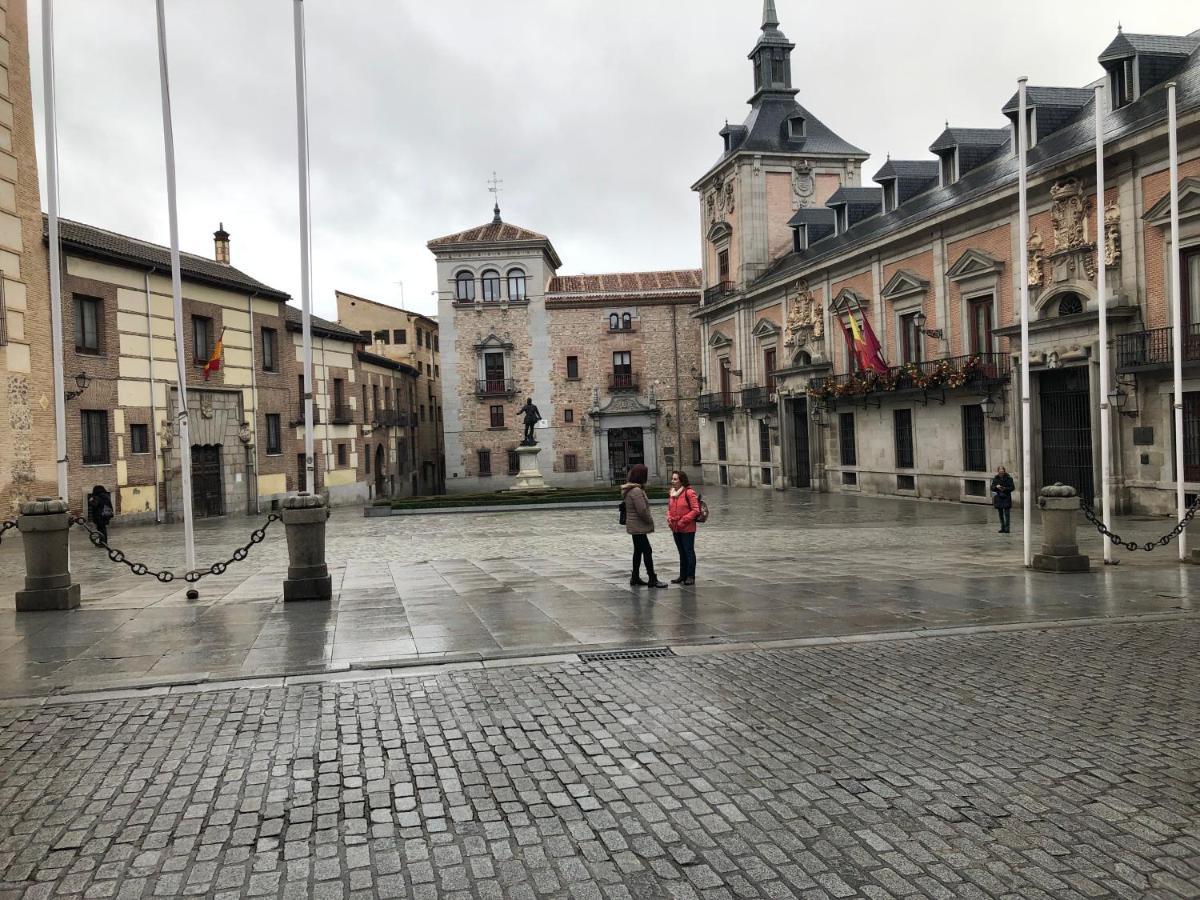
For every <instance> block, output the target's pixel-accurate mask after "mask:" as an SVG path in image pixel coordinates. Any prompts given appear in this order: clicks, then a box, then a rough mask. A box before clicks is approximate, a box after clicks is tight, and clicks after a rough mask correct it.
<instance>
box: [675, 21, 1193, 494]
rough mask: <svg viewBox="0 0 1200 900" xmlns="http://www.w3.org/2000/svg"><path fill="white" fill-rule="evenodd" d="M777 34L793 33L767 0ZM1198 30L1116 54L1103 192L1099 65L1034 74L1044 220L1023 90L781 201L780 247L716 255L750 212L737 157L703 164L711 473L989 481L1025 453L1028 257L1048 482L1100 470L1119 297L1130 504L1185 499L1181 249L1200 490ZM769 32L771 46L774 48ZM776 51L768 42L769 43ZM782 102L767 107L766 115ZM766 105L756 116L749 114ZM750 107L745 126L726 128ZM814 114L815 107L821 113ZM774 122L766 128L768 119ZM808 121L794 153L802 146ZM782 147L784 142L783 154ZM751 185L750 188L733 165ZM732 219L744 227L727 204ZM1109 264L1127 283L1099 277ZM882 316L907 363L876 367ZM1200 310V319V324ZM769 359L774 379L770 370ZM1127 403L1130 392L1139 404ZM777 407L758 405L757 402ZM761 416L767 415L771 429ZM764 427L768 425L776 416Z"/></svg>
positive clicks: (750, 477)
mask: <svg viewBox="0 0 1200 900" xmlns="http://www.w3.org/2000/svg"><path fill="white" fill-rule="evenodd" d="M764 20H765V21H764V24H763V34H764V38H763V39H762V40H760V44H759V47H758V48H756V54H757V53H758V52H759V50H760V48H762V47H764V46H767V47H770V48H772V50H771V52H772V53H773V52H775V51H774V48H776V47H779V48H782V50H783V51H784V52H785V53H786V52H787V50H788V49H789V48H788V47H786V46H785V44H784V43H781V42H780V41H779V39H778V38H776V37H774V34H775V33H777V31H778V21H777V19H776V17H775V15H774V4H773V3H772V2H768V3H767V4H766V14H765V16H764ZM1198 48H1200V33H1194V34H1191V35H1134V34H1121V33H1118V35H1117V36H1116V38H1115V39H1114V40H1113V41H1112V43H1111V44H1110V45H1109V46H1108V47H1107V48H1106V49H1105V50H1104V51H1103V52H1102V53H1101V54H1100V57H1099V62H1100V69H1099V71H1098V76H1100V78H1099V80H1098V82H1096V83H1097V84H1100V85H1102V86H1103V88H1104V93H1103V96H1104V103H1103V106H1102V108H1101V110H1100V111H1099V114H1100V115H1102V116H1103V129H1104V132H1105V148H1106V161H1105V170H1106V185H1105V190H1104V202H1103V204H1102V206H1103V208H1102V209H1101V210H1099V211H1097V209H1096V203H1095V194H1096V187H1095V174H1094V173H1095V144H1094V129H1095V124H1094V122H1095V120H1094V116H1095V115H1096V114H1097V111H1096V110H1095V109H1094V106H1095V103H1094V99H1093V96H1094V95H1093V87H1094V86H1093V85H1088V86H1084V87H1077V88H1076V87H1030V88H1029V90H1028V98H1029V102H1028V105H1029V108H1030V110H1031V111H1030V114H1029V121H1030V144H1031V146H1030V148H1029V151H1028V159H1029V190H1028V197H1029V236H1030V237H1029V244H1028V246H1026V247H1020V246H1018V244H1019V238H1018V234H1019V228H1018V225H1019V222H1018V219H1017V201H1018V198H1017V154H1016V152H1015V149H1014V148H1015V146H1016V142H1015V139H1014V134H1015V127H1016V118H1017V100H1016V97H1015V96H1014V97H1011V98H1004V99H1006V100H1007V102H1005V103H1004V104H1003V105H1002V107H1001V108H1000V113H1001V115H1002V116H1003V117H1004V118H999V119H998V122H997V123H996V124H995V126H994V127H990V128H957V127H948V128H946V129H945V130H944V131H943V132H942V133H941V135H940V136H938V137H937V138H936V139H935V140H934V141H933V143H932V144H931V148H930V149H931V153H932V156H931V158H930V159H927V160H889V161H888V163H887V164H886V165H885V166H884V167H883V168H882V169H880V171H879V172H877V173H876V174H875V176H874V180H875V182H876V183H877V185H878V187H875V188H862V187H842V188H839V189H838V190H837V191H836V192H835V193H834V194H832V195H831V196H830V197H829V198H828V199H826V200H825V203H824V205H823V207H821V208H816V207H806V208H801V209H799V210H797V212H796V213H794V214H793V215H792V216H791V218H790V219H787V220H783V217H784V215H785V213H786V210H784V209H779V208H778V206H779V205H780V204H776V211H775V212H774V213H772V212H771V210H772V205H771V204H770V202H768V203H767V204H766V205H765V208H766V210H767V219H768V221H767V222H766V223H765V224H759V225H758V226H757V231H758V232H759V233H760V234H761V233H766V234H770V233H771V229H772V228H775V227H779V225H780V224H782V225H784V226H786V227H790V228H791V229H792V241H791V246H789V247H786V248H785V249H784V250H783V252H777V253H776V252H775V250H774V246H773V245H772V246H769V247H768V250H769V254H770V258H769V259H768V261H767V264H766V265H765V267H763V269H762V270H761V271H754V270H746V269H745V268H737V267H734V268H732V269H731V270H730V271H731V272H732V276H731V281H730V282H728V283H726V282H725V281H724V277H723V273H722V271H721V269H720V267H719V265H716V264H714V263H713V258H714V255H715V248H716V247H717V245H718V244H719V242H720V241H722V240H726V239H728V240H729V241H730V245H731V246H733V245H736V244H738V243H739V242H744V241H745V239H744V238H741V237H739V236H738V231H739V230H742V229H747V228H751V227H752V226H751V224H750V223H747V222H746V221H744V219H743V220H739V221H730V219H729V217H728V215H725V216H724V217H723V218H722V219H721V221H720V223H718V224H719V225H720V226H721V227H714V226H713V225H711V224H709V223H710V220H711V218H712V216H713V213H711V212H710V209H711V208H715V209H716V211H717V212H716V214H717V215H718V216H720V215H721V213H720V202H719V199H718V200H715V201H714V200H712V199H710V198H712V197H713V191H714V190H715V188H716V186H717V182H718V180H719V179H718V178H716V177H714V176H717V175H720V174H721V173H722V172H723V171H725V170H726V169H734V168H736V166H738V165H740V164H741V161H740V157H739V154H738V151H737V150H736V148H733V149H731V148H730V146H729V144H728V136H726V141H727V144H726V146H727V152H726V154H725V156H724V157H723V161H722V163H719V164H718V166H717V167H716V168H715V169H714V170H713V171H712V172H711V173H710V174H709V175H707V176H706V177H705V179H702V180H701V181H700V182H698V183H697V185H696V189H697V191H698V192H699V193H700V198H701V211H702V220H703V221H704V234H705V270H704V285H705V296H704V303H703V306H702V307H701V309H700V310H699V312H698V318H699V321H700V323H701V328H702V335H703V340H704V346H705V361H704V374H705V376H706V379H707V381H706V387H705V391H706V393H705V395H704V396H703V397H702V398H701V412H702V415H703V419H702V422H703V424H702V426H701V431H702V435H703V437H702V442H703V445H704V458H705V469H706V475H707V476H708V477H710V478H713V479H715V480H722V481H727V482H728V483H731V484H754V485H758V484H762V485H768V484H774V486H776V487H778V488H784V487H800V488H812V489H819V490H834V491H859V492H864V493H876V494H892V495H901V496H914V497H924V498H931V499H941V500H955V501H964V502H979V503H988V502H990V497H989V495H988V491H987V480H988V478H989V476H990V473H991V472H992V471H994V469H995V467H996V466H997V465H1005V466H1006V467H1007V468H1009V469H1010V471H1018V472H1019V469H1020V448H1021V434H1020V424H1021V423H1020V419H1021V416H1020V408H1021V404H1020V396H1019V377H1018V369H1017V360H1018V358H1019V353H1020V346H1019V337H1020V328H1019V293H1020V284H1019V283H1018V281H1019V278H1018V272H1019V268H1020V263H1021V254H1023V253H1024V254H1026V255H1027V258H1028V260H1029V265H1030V285H1029V287H1030V306H1031V313H1030V315H1031V325H1030V352H1031V359H1032V376H1033V377H1032V388H1031V390H1032V393H1031V403H1032V410H1031V412H1032V429H1033V433H1032V447H1033V461H1032V463H1033V469H1032V478H1033V480H1034V482H1035V485H1034V487H1035V488H1036V487H1039V486H1041V485H1042V484H1045V483H1051V482H1054V481H1063V482H1064V483H1070V484H1073V485H1075V486H1076V487H1077V488H1078V489H1079V490H1080V491H1081V493H1083V494H1084V495H1085V496H1093V495H1096V494H1098V493H1099V490H1100V485H1099V472H1100V464H1099V458H1100V423H1099V416H1100V415H1101V411H1100V397H1099V389H1098V381H1099V369H1098V366H1099V348H1098V344H1097V330H1098V316H1099V310H1100V309H1101V308H1104V309H1105V310H1106V312H1107V317H1108V322H1109V328H1110V343H1111V345H1112V346H1111V349H1112V353H1111V356H1110V360H1111V362H1110V368H1111V371H1110V373H1109V377H1110V384H1113V385H1116V389H1115V391H1113V392H1110V401H1111V404H1112V406H1113V409H1112V410H1111V412H1110V413H1109V415H1110V416H1111V424H1112V426H1113V428H1112V435H1113V437H1112V441H1113V446H1112V449H1113V459H1114V480H1115V485H1114V487H1115V488H1116V490H1115V496H1116V498H1117V503H1118V506H1119V508H1121V509H1126V510H1135V511H1146V512H1167V511H1170V510H1172V509H1173V507H1174V482H1175V477H1176V476H1175V472H1174V464H1173V450H1172V446H1173V440H1174V437H1173V428H1172V424H1171V413H1170V406H1171V396H1172V385H1171V366H1172V357H1171V353H1172V350H1171V342H1170V328H1169V325H1170V319H1169V312H1168V293H1167V286H1166V274H1165V273H1166V272H1167V271H1168V267H1169V262H1170V259H1171V255H1172V254H1174V253H1178V254H1179V255H1180V262H1181V269H1182V273H1183V282H1184V284H1183V297H1184V304H1183V305H1184V321H1185V322H1186V323H1188V324H1187V325H1186V327H1187V329H1188V333H1187V335H1185V341H1184V366H1185V375H1186V378H1187V381H1186V384H1185V387H1184V390H1185V394H1184V397H1183V401H1184V409H1185V427H1184V434H1183V441H1184V450H1185V472H1184V480H1185V482H1186V484H1187V490H1188V491H1189V492H1200V379H1198V378H1197V377H1196V372H1195V371H1194V369H1195V367H1196V366H1197V365H1200V352H1197V348H1196V347H1193V346H1192V338H1191V334H1192V332H1193V331H1196V330H1198V329H1200V325H1194V324H1192V323H1200V88H1198V87H1197V85H1198V84H1200V79H1198V78H1197V73H1198V72H1200V53H1198ZM754 56H755V54H752V58H753V57H754ZM756 65H757V63H756ZM1170 79H1174V80H1176V81H1177V82H1178V110H1179V130H1178V139H1179V146H1180V178H1181V181H1180V196H1181V223H1182V227H1181V235H1180V236H1181V241H1180V247H1178V248H1172V247H1170V246H1168V244H1169V234H1168V231H1167V218H1168V213H1167V203H1168V201H1167V194H1168V191H1169V182H1168V177H1167V138H1166V82H1167V81H1168V80H1170ZM759 118H761V117H759ZM751 121H752V122H753V121H755V117H754V116H752V117H751ZM728 131H729V129H725V131H724V132H723V134H726V132H728ZM809 133H810V134H811V131H810V132H809ZM751 134H753V129H751ZM804 152H805V147H804V146H803V143H802V142H801V143H800V144H799V145H798V146H797V147H796V148H795V156H794V157H793V158H797V157H802V156H803V154H804ZM762 157H763V160H764V164H765V160H766V159H767V158H768V155H767V154H766V153H765V152H764V153H763V154H762ZM733 197H734V199H735V209H745V207H746V204H745V203H744V202H742V201H741V200H740V198H741V194H740V193H738V190H737V188H736V187H735V190H734V193H733ZM725 225H728V229H726V228H725V227H724V226H725ZM1100 265H1104V266H1106V268H1107V283H1108V296H1106V297H1103V298H1101V297H1099V296H1098V295H1097V290H1096V273H1097V268H1098V266H1100ZM851 316H853V317H854V319H855V323H856V324H857V325H859V327H865V326H864V324H863V323H864V322H865V323H867V324H869V325H870V327H871V329H872V331H873V332H874V334H876V335H877V337H878V340H879V343H880V345H881V348H882V354H883V356H884V359H885V361H886V362H887V364H888V366H889V368H888V370H887V372H886V374H879V375H868V374H866V373H863V372H862V371H860V370H859V367H858V365H857V361H856V360H855V359H854V358H853V354H852V353H851V352H850V351H849V347H848V343H847V340H846V339H845V337H844V333H845V332H844V328H847V327H848V326H849V320H850V317H851ZM1198 333H1200V332H1198ZM764 380H765V381H766V382H767V384H766V386H767V387H768V389H769V390H768V392H767V393H766V396H763V392H762V391H760V390H759V389H758V387H759V385H761V384H762V383H763V381H764ZM1118 408H1119V409H1118ZM756 410H757V411H756ZM756 430H757V432H758V433H757V435H756V434H755V431H756ZM756 436H757V437H758V440H757V441H756V440H755V437H756Z"/></svg>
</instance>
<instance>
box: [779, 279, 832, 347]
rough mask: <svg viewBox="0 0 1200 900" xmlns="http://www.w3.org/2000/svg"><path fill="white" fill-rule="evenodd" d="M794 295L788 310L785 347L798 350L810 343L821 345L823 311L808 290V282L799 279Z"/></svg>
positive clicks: (823, 333) (823, 320) (823, 325)
mask: <svg viewBox="0 0 1200 900" xmlns="http://www.w3.org/2000/svg"><path fill="white" fill-rule="evenodd" d="M796 289H797V292H796V295H795V296H794V297H793V298H792V301H791V306H790V308H789V309H788V318H787V326H786V330H787V340H786V341H785V342H784V346H785V347H792V348H797V349H798V348H800V347H804V346H806V345H808V344H810V343H813V344H819V343H823V341H824V337H825V310H824V309H823V308H822V306H821V304H820V303H819V302H818V301H817V299H816V298H815V297H814V296H813V293H812V291H811V290H809V287H808V282H807V281H806V280H804V279H803V278H802V279H800V281H799V283H798V284H797V286H796Z"/></svg>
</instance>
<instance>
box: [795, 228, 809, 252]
mask: <svg viewBox="0 0 1200 900" xmlns="http://www.w3.org/2000/svg"><path fill="white" fill-rule="evenodd" d="M792 249H793V250H795V251H796V252H797V253H799V252H800V251H801V250H807V249H808V226H807V225H797V226H796V227H795V228H793V229H792Z"/></svg>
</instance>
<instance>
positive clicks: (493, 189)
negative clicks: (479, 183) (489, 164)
mask: <svg viewBox="0 0 1200 900" xmlns="http://www.w3.org/2000/svg"><path fill="white" fill-rule="evenodd" d="M503 184H504V179H502V178H497V177H496V170H495V169H492V177H491V178H489V179H488V193H489V194H495V195H496V205H497V206H499V205H500V191H501V185H503Z"/></svg>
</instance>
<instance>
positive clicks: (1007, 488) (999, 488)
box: [992, 466, 1016, 534]
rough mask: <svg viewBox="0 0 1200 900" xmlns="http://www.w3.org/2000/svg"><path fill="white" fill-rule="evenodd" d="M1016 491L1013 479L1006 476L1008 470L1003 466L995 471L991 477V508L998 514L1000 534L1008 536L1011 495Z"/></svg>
mask: <svg viewBox="0 0 1200 900" xmlns="http://www.w3.org/2000/svg"><path fill="white" fill-rule="evenodd" d="M1014 490H1016V484H1015V483H1014V482H1013V478H1012V476H1011V475H1009V474H1008V470H1007V469H1005V468H1004V466H1000V467H999V468H997V469H996V474H995V475H994V476H992V506H994V507H996V511H997V512H998V513H999V514H1000V532H999V533H1000V534H1008V533H1009V531H1010V528H1009V517H1010V515H1011V514H1012V495H1013V491H1014Z"/></svg>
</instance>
